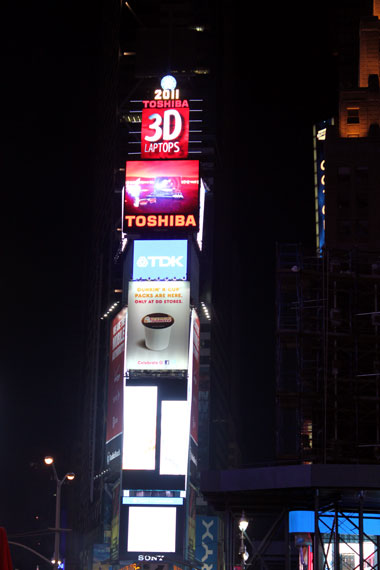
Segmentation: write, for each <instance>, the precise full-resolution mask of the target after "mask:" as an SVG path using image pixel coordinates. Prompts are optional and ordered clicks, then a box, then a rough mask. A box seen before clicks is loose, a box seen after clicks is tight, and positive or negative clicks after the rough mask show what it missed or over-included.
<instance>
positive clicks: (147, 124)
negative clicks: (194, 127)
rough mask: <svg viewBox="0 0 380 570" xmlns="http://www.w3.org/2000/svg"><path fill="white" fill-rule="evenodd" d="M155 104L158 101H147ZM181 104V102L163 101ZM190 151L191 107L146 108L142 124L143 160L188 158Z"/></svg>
mask: <svg viewBox="0 0 380 570" xmlns="http://www.w3.org/2000/svg"><path fill="white" fill-rule="evenodd" d="M144 103H146V104H148V103H155V104H156V101H145V102H144ZM161 103H162V104H167V105H169V104H170V105H173V104H179V105H180V104H181V103H182V102H181V101H161ZM188 149H189V107H188V106H187V107H181V106H179V107H177V108H174V109H172V108H159V107H157V108H153V109H152V108H144V109H143V111H142V123H141V158H152V159H166V158H186V157H187V155H188Z"/></svg>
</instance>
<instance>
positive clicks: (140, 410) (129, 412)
mask: <svg viewBox="0 0 380 570" xmlns="http://www.w3.org/2000/svg"><path fill="white" fill-rule="evenodd" d="M156 421H157V386H126V387H125V388H124V433H123V459H122V467H123V469H151V470H153V469H155V467H156Z"/></svg>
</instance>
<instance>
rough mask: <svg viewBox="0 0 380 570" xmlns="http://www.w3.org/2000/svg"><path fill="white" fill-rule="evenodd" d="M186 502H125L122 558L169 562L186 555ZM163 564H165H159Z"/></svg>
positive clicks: (122, 507)
mask: <svg viewBox="0 0 380 570" xmlns="http://www.w3.org/2000/svg"><path fill="white" fill-rule="evenodd" d="M184 515H185V512H184V507H183V506H169V505H167V506H159V505H155V506H149V505H144V506H137V505H136V506H135V505H124V504H122V505H121V528H120V560H136V561H137V562H139V563H140V564H141V563H144V562H155V565H156V566H157V563H165V562H166V561H167V562H169V561H170V560H173V556H175V557H182V556H183V546H184ZM159 565H160V566H161V565H162V566H163V564H159Z"/></svg>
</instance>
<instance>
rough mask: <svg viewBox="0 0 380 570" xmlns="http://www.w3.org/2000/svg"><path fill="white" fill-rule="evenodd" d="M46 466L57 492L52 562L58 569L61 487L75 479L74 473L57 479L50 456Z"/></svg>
mask: <svg viewBox="0 0 380 570" xmlns="http://www.w3.org/2000/svg"><path fill="white" fill-rule="evenodd" d="M44 462H45V463H46V465H51V466H52V468H53V473H54V479H55V482H56V484H57V490H56V495H55V528H54V533H55V536H54V560H53V561H52V562H53V567H54V568H58V566H59V563H60V560H59V542H60V536H61V535H60V532H61V528H60V526H61V487H62V485H63V483H64V482H65V481H66V479H67V480H68V481H72V480H73V479H74V477H75V475H74V473H66V475H65V476H64V477H63V478H62V479H59V478H58V475H57V471H56V468H55V465H54V458H53V457H51V456H47V457H45V459H44Z"/></svg>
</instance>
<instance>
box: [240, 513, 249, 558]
mask: <svg viewBox="0 0 380 570" xmlns="http://www.w3.org/2000/svg"><path fill="white" fill-rule="evenodd" d="M248 524H249V522H248V519H247V518H246V516H245V514H244V511H243V512H242V514H241V517H240V519H239V530H240V548H239V556H240V558H241V567H242V568H243V569H244V568H245V564H246V562H247V560H248V558H249V553H248V551H247V547H246V545H245V542H244V536H245V531H246V530H247V528H248Z"/></svg>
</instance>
